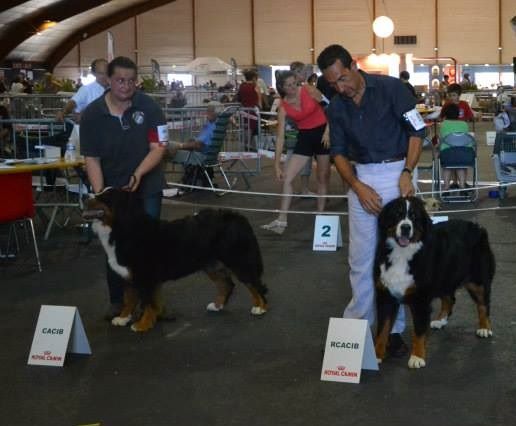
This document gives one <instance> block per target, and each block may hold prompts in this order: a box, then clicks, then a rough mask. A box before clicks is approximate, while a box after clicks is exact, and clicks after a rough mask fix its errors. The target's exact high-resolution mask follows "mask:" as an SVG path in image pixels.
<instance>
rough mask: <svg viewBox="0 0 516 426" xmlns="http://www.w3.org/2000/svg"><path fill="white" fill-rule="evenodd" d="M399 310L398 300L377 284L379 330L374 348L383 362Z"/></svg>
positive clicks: (378, 358)
mask: <svg viewBox="0 0 516 426" xmlns="http://www.w3.org/2000/svg"><path fill="white" fill-rule="evenodd" d="M398 310H399V303H398V301H397V300H396V299H395V298H394V297H392V296H391V294H390V293H389V291H388V290H387V289H386V288H385V287H383V286H381V285H380V286H377V290H376V321H377V326H378V331H377V334H376V339H375V345H374V349H375V352H376V359H377V360H378V362H379V363H380V362H382V361H383V360H384V359H385V355H386V352H387V343H388V341H389V334H390V333H391V330H392V326H393V324H394V319H395V318H396V313H397V312H398Z"/></svg>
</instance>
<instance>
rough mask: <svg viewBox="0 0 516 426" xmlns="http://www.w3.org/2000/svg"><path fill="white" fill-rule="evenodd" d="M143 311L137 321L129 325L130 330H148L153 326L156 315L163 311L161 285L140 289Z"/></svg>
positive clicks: (156, 318)
mask: <svg viewBox="0 0 516 426" xmlns="http://www.w3.org/2000/svg"><path fill="white" fill-rule="evenodd" d="M140 292H141V294H140V295H141V302H142V305H143V313H142V316H141V317H140V319H139V320H138V321H136V322H135V323H134V324H133V325H131V330H133V331H137V332H143V331H148V330H150V329H151V328H153V327H154V325H155V324H156V321H157V320H158V315H159V314H160V313H161V312H162V311H163V302H162V299H161V287H160V286H159V285H158V286H156V287H153V286H150V289H140Z"/></svg>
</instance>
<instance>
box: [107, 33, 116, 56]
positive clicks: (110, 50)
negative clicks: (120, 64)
mask: <svg viewBox="0 0 516 426" xmlns="http://www.w3.org/2000/svg"><path fill="white" fill-rule="evenodd" d="M114 58H115V39H114V37H113V33H112V32H111V31H108V32H107V60H108V62H111V61H112V60H113V59H114Z"/></svg>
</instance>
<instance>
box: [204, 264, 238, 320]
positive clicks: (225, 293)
mask: <svg viewBox="0 0 516 426" xmlns="http://www.w3.org/2000/svg"><path fill="white" fill-rule="evenodd" d="M206 273H207V274H208V277H210V279H211V280H212V281H213V282H214V283H215V286H216V287H217V295H216V296H215V301H214V302H211V303H209V304H208V306H206V309H207V310H208V311H213V312H218V311H221V310H222V309H223V308H224V305H226V303H227V302H228V300H229V298H230V297H231V294H233V289H234V288H235V283H234V282H233V280H232V279H231V271H230V270H229V269H228V268H226V267H225V266H223V265H218V266H217V267H213V268H208V269H206Z"/></svg>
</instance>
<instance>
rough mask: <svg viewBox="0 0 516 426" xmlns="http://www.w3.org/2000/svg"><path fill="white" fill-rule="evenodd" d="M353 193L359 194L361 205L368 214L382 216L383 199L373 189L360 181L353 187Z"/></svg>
mask: <svg viewBox="0 0 516 426" xmlns="http://www.w3.org/2000/svg"><path fill="white" fill-rule="evenodd" d="M353 191H355V193H356V194H357V197H358V199H359V201H360V204H362V207H363V208H364V210H365V211H366V212H368V213H371V214H374V215H378V214H380V211H381V210H382V197H380V195H378V193H377V192H376V191H375V190H374V189H373V188H371V187H370V186H369V185H366V184H365V183H363V182H360V181H359V182H357V183H356V184H355V185H354V186H353Z"/></svg>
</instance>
